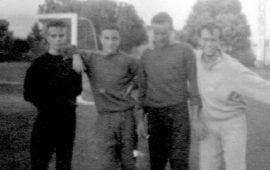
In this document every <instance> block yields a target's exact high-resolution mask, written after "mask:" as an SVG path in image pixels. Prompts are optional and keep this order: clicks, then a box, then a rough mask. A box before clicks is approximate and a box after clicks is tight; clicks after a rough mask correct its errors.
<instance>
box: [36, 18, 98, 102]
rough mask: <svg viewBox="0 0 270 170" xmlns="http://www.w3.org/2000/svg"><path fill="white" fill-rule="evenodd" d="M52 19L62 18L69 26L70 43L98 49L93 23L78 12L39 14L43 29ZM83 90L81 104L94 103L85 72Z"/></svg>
mask: <svg viewBox="0 0 270 170" xmlns="http://www.w3.org/2000/svg"><path fill="white" fill-rule="evenodd" d="M52 20H61V21H63V22H65V24H66V25H67V26H68V27H67V29H68V33H67V39H68V43H69V44H71V45H73V46H76V47H77V48H79V49H85V50H95V49H98V43H97V36H96V31H95V28H94V25H93V23H92V22H91V21H90V20H89V19H87V18H84V17H80V16H78V15H77V14H76V13H53V14H40V15H39V16H38V21H39V24H40V26H41V28H42V30H45V28H46V24H47V23H48V22H49V21H52ZM82 79H83V92H82V94H81V95H80V96H78V98H77V102H78V103H80V104H89V105H93V104H94V102H92V101H90V99H91V96H90V94H91V89H90V85H89V81H88V78H87V76H86V75H85V74H83V77H82Z"/></svg>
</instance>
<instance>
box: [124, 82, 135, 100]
mask: <svg viewBox="0 0 270 170" xmlns="http://www.w3.org/2000/svg"><path fill="white" fill-rule="evenodd" d="M132 90H133V86H132V85H130V86H128V88H127V89H126V90H124V92H123V94H122V96H123V97H124V98H125V97H127V96H128V95H130V93H131V91H132Z"/></svg>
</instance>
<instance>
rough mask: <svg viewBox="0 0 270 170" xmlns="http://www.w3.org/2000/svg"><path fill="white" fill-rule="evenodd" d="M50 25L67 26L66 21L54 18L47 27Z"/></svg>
mask: <svg viewBox="0 0 270 170" xmlns="http://www.w3.org/2000/svg"><path fill="white" fill-rule="evenodd" d="M50 27H61V28H66V27H67V25H66V23H65V22H64V21H61V20H52V21H49V22H48V23H47V29H48V28H50Z"/></svg>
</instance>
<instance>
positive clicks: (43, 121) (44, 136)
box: [30, 112, 55, 170]
mask: <svg viewBox="0 0 270 170" xmlns="http://www.w3.org/2000/svg"><path fill="white" fill-rule="evenodd" d="M44 115H45V116H44ZM46 115H47V113H46V112H41V113H39V115H38V117H37V120H36V122H35V124H34V128H33V132H32V138H31V146H30V153H31V167H32V170H47V169H48V164H49V161H50V159H51V157H52V154H53V152H54V148H55V135H54V131H53V130H52V129H53V128H51V126H53V122H51V120H50V119H51V118H48V117H46Z"/></svg>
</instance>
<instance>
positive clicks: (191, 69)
mask: <svg viewBox="0 0 270 170" xmlns="http://www.w3.org/2000/svg"><path fill="white" fill-rule="evenodd" d="M184 55H185V56H184V57H185V66H186V73H187V81H188V91H189V99H190V105H191V106H194V105H197V106H198V107H201V105H202V104H201V98H200V95H199V89H198V83H197V67H196V58H195V54H194V52H193V51H192V49H191V48H190V47H189V46H187V48H186V49H185V52H184Z"/></svg>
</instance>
